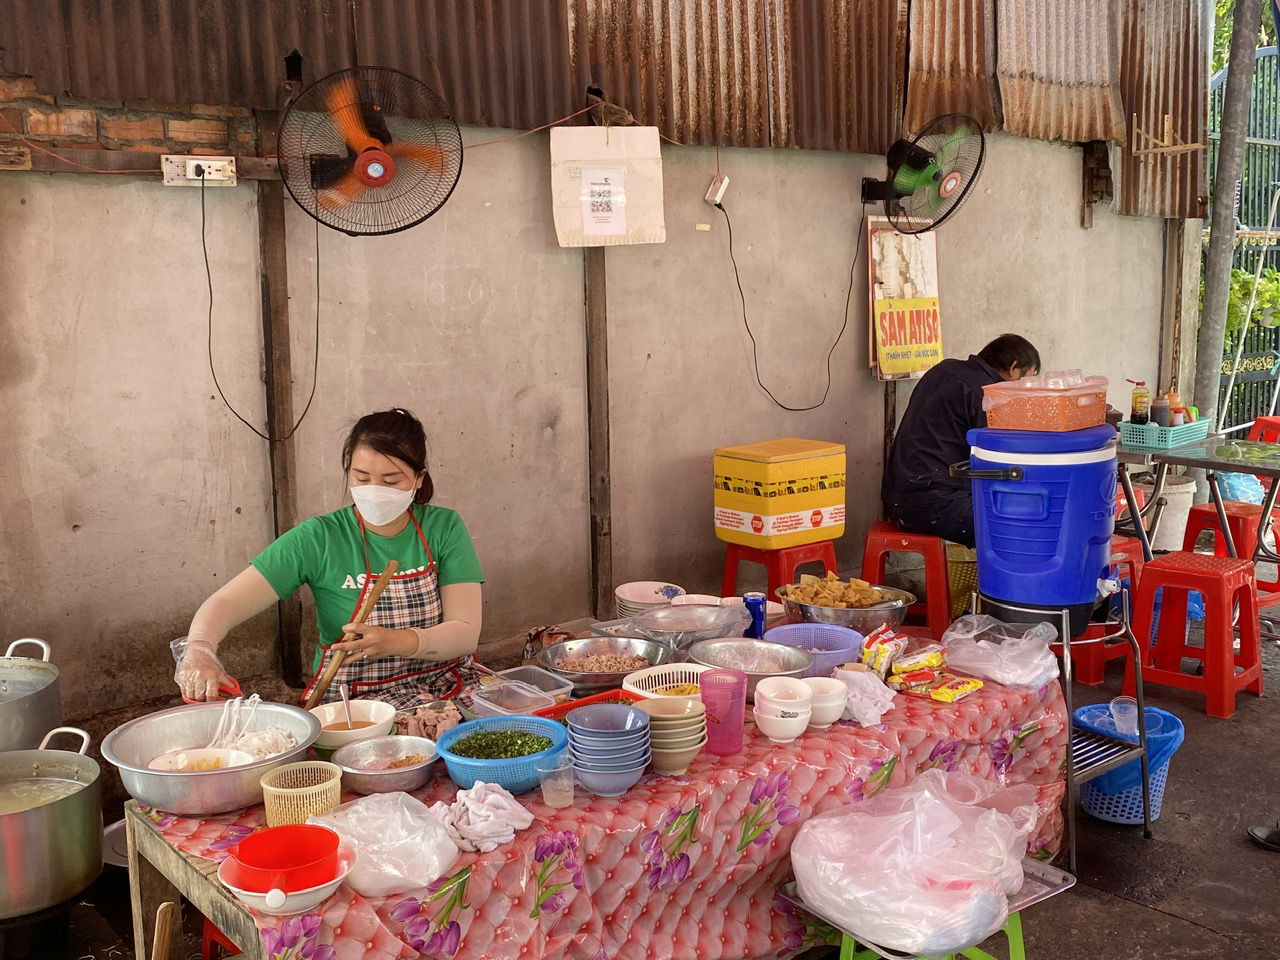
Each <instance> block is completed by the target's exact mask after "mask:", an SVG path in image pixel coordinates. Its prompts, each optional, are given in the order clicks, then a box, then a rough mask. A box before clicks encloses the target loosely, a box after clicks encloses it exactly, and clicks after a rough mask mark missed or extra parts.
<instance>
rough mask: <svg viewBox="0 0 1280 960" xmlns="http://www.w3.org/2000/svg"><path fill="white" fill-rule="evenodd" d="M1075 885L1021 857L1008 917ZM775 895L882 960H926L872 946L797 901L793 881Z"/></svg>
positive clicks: (1070, 879)
mask: <svg viewBox="0 0 1280 960" xmlns="http://www.w3.org/2000/svg"><path fill="white" fill-rule="evenodd" d="M1075 885H1076V878H1075V877H1073V876H1072V875H1071V874H1069V873H1067V872H1066V871H1065V870H1059V869H1058V868H1057V867H1051V866H1049V864H1047V863H1041V862H1040V861H1039V860H1031V859H1029V858H1025V857H1024V858H1023V860H1022V888H1021V889H1020V890H1019V891H1018V892H1017V893H1015V894H1014V895H1013V896H1012V897H1010V898H1009V916H1013V915H1014V914H1015V913H1021V912H1022V911H1023V910H1025V909H1026V908H1027V907H1029V906H1032V905H1033V904H1036V903H1040V902H1041V901H1042V900H1048V899H1049V898H1050V897H1052V896H1056V895H1057V894H1059V893H1061V892H1062V891H1063V890H1069V889H1070V888H1071V887H1074V886H1075ZM778 895H779V896H781V897H782V898H783V899H784V900H788V901H790V902H791V903H792V904H794V905H795V906H796V907H799V908H800V909H801V910H803V911H805V913H809V914H812V915H813V916H815V917H817V918H818V919H819V920H822V921H823V922H824V923H828V924H830V925H831V926H833V927H835V928H836V929H837V930H839V931H840V932H841V933H842V934H844V935H845V936H846V937H850V938H851V939H853V940H856V941H857V942H858V946H859V947H862V948H863V949H866V950H870V951H872V952H873V953H875V954H878V955H879V956H881V957H884V958H885V960H925V958H922V957H919V956H918V955H917V954H914V953H902V952H901V951H899V950H890V949H889V948H888V947H881V946H879V945H878V944H874V943H872V942H871V941H870V940H868V939H867V938H866V937H863V936H860V935H859V934H858V933H857V932H855V931H853V930H849V929H846V928H845V927H844V925H843V924H841V923H840V922H839V921H837V920H835V919H833V918H831V917H829V916H827V915H826V914H825V913H823V912H822V911H820V910H817V909H816V908H814V907H811V906H809V904H807V903H805V902H804V900H802V899H801V898H800V893H799V891H798V890H797V889H796V884H795V881H794V880H793V881H791V882H790V883H788V884H786V885H785V886H784V887H782V889H780V890H779V891H778Z"/></svg>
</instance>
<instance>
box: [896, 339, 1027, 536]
mask: <svg viewBox="0 0 1280 960" xmlns="http://www.w3.org/2000/svg"><path fill="white" fill-rule="evenodd" d="M1001 379H1002V378H1001V376H1000V374H998V373H996V371H995V369H994V368H992V367H991V365H990V364H988V363H987V362H986V361H985V360H983V359H982V358H981V357H978V356H972V357H970V358H969V359H968V360H943V361H942V362H941V363H939V364H938V365H937V366H935V367H933V368H931V369H930V370H929V372H928V373H926V374H925V375H924V376H923V377H921V378H920V382H919V383H918V384H916V388H915V391H914V392H913V393H912V394H911V402H910V403H908V404H907V412H906V413H905V414H904V415H903V417H902V424H901V425H900V426H899V427H898V432H897V435H896V436H895V437H894V439H893V446H892V447H891V448H890V449H889V461H888V463H886V464H885V468H884V480H883V481H882V483H881V485H880V499H881V500H883V501H884V504H885V509H886V511H887V512H888V514H889V516H891V517H892V516H894V515H895V513H896V512H897V511H895V509H894V508H895V507H903V506H906V507H910V506H911V505H912V504H934V503H936V502H938V501H940V500H948V499H952V498H955V497H968V496H969V481H967V480H955V479H953V478H952V477H951V475H950V474H949V473H948V472H947V471H948V468H949V467H950V466H951V465H952V464H953V463H959V462H960V461H961V460H968V459H969V444H968V441H967V440H966V439H965V434H966V433H968V432H969V431H970V430H971V429H973V428H974V427H985V426H986V425H987V415H986V413H984V412H983V410H982V387H983V385H984V384H988V383H999V382H1000V380H1001Z"/></svg>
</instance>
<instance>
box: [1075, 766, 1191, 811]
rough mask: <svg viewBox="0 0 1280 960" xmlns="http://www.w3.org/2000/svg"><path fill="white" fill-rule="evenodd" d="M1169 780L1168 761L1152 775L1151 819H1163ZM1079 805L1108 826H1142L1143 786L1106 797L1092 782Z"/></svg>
mask: <svg viewBox="0 0 1280 960" xmlns="http://www.w3.org/2000/svg"><path fill="white" fill-rule="evenodd" d="M1168 779H1169V761H1168V760H1166V761H1165V762H1164V763H1162V764H1160V766H1158V767H1156V768H1154V769H1153V770H1152V771H1151V819H1152V820H1159V819H1160V808H1161V806H1162V805H1163V804H1164V785H1165V783H1166V782H1167V781H1168ZM1080 805H1081V806H1082V807H1084V810H1085V813H1087V814H1089V816H1091V817H1096V818H1097V819H1099V820H1106V821H1107V822H1108V823H1123V824H1128V825H1133V824H1137V823H1142V784H1138V785H1137V786H1136V787H1130V788H1129V789H1127V790H1121V791H1119V792H1117V793H1107V791H1106V790H1104V789H1103V788H1102V784H1100V783H1098V781H1097V780H1090V781H1089V782H1088V783H1086V784H1084V785H1082V786H1081V787H1080Z"/></svg>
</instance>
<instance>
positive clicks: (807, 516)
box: [715, 437, 845, 550]
mask: <svg viewBox="0 0 1280 960" xmlns="http://www.w3.org/2000/svg"><path fill="white" fill-rule="evenodd" d="M715 483H716V508H715V510H716V536H717V537H719V538H720V539H721V540H724V541H727V542H728V543H740V544H742V545H744V546H748V547H757V548H759V549H761V550H780V549H781V548H783V547H794V546H799V545H800V544H804V543H817V542H819V541H821V540H834V539H836V538H837V537H839V536H841V535H842V534H843V533H844V483H845V480H844V445H843V444H839V443H824V442H822V441H820V440H800V439H797V438H796V437H785V438H783V439H781V440H766V441H765V442H763V443H749V444H746V445H744V446H741V447H722V448H721V449H719V450H717V451H716V456H715Z"/></svg>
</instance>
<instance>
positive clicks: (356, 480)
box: [176, 409, 484, 707]
mask: <svg viewBox="0 0 1280 960" xmlns="http://www.w3.org/2000/svg"><path fill="white" fill-rule="evenodd" d="M342 467H343V470H344V471H345V472H346V474H347V483H348V484H349V485H350V487H351V496H352V499H353V500H354V503H353V504H352V505H351V506H347V507H343V508H342V509H341V510H335V511H334V512H333V513H327V514H324V515H323V516H318V517H312V518H311V519H310V520H306V521H304V522H302V523H300V524H299V525H298V526H296V527H294V528H293V529H292V530H290V531H289V532H288V533H285V534H284V535H283V536H281V537H280V538H279V539H278V540H276V541H275V543H273V544H271V545H270V546H269V547H267V549H265V550H263V551H262V553H260V554H259V555H258V556H256V557H254V559H253V562H252V564H251V566H250V567H249V568H248V569H247V570H245V571H243V572H242V573H240V574H239V575H238V576H236V577H235V579H233V580H232V581H231V582H230V583H228V584H226V585H225V586H224V587H222V589H220V590H219V591H218V592H217V593H215V594H214V595H213V596H211V597H210V598H209V599H208V600H206V601H205V602H204V603H203V604H202V605H201V606H200V609H199V610H198V611H196V615H195V618H194V619H193V620H192V621H191V627H190V629H189V630H188V631H187V638H186V645H185V648H184V651H183V655H182V659H181V661H180V662H179V663H178V670H177V674H176V679H177V681H178V685H179V686H180V687H181V688H182V692H183V695H184V696H186V697H187V698H189V699H192V700H213V699H216V698H217V696H218V688H219V686H221V685H222V684H223V683H224V682H225V681H227V680H229V677H228V676H227V674H226V672H225V670H223V667H222V663H221V661H220V660H219V659H218V655H217V649H218V644H219V643H220V642H221V641H222V638H223V637H225V636H226V635H227V632H228V631H229V630H231V629H232V628H233V627H235V626H237V625H239V624H241V623H243V622H244V621H245V620H248V619H249V618H250V617H252V616H253V615H254V614H257V613H260V612H262V611H263V610H266V609H267V608H269V607H270V606H271V605H272V604H274V603H276V602H277V601H278V600H284V599H286V598H288V597H289V596H291V595H292V594H293V592H294V591H295V590H297V589H298V588H299V587H300V586H302V585H303V584H304V583H305V584H306V585H307V586H309V587H310V588H311V595H312V596H313V597H314V598H315V605H316V619H317V620H318V621H319V627H320V644H321V645H320V647H319V648H318V649H317V650H316V655H315V660H314V662H313V664H312V667H313V670H314V671H315V675H314V676H313V677H312V679H311V682H310V683H309V684H308V685H307V693H309V692H310V690H311V687H312V686H313V685H314V684H315V682H316V679H317V678H318V677H319V676H320V674H321V673H322V672H323V670H324V668H325V667H326V666H327V665H328V662H329V659H330V658H331V657H332V656H333V655H334V653H335V652H336V651H338V650H345V651H347V658H346V661H345V662H344V663H343V665H342V667H341V668H340V669H339V670H338V673H337V676H336V677H335V678H334V680H333V683H332V684H331V685H330V686H329V689H328V691H327V692H326V694H325V699H326V700H334V699H336V698H337V696H338V685H339V684H341V683H346V684H347V685H348V686H349V687H350V689H351V693H352V696H355V697H366V698H374V699H378V700H385V701H387V702H389V703H393V704H395V705H396V706H397V707H407V706H412V705H414V704H416V703H420V702H423V701H426V700H432V699H437V698H442V697H449V696H454V695H456V694H457V693H459V692H460V691H461V689H462V687H463V685H464V684H465V683H469V682H470V681H471V680H472V679H473V677H472V674H473V673H474V661H473V659H472V654H474V653H475V649H476V643H477V641H478V640H479V638H480V614H481V597H480V584H482V583H483V582H484V574H483V573H482V572H481V570H480V562H479V560H478V559H477V558H476V552H475V548H474V547H473V546H472V544H471V537H470V536H469V535H468V534H467V528H466V527H465V526H464V525H463V523H462V519H461V518H460V517H459V516H458V515H457V514H456V513H454V512H453V511H452V510H447V509H445V508H443V507H436V506H431V496H432V493H433V491H434V487H433V485H432V482H431V475H430V474H429V473H428V472H427V441H426V434H425V433H424V431H423V429H422V424H421V423H419V422H418V419H417V418H416V417H414V416H413V414H411V413H409V412H408V411H407V410H400V409H396V410H388V411H386V412H384V413H371V414H369V415H368V416H366V417H362V418H360V420H359V421H357V422H356V425H355V426H354V427H353V428H352V430H351V434H350V436H348V437H347V442H346V444H345V445H344V446H343V448H342ZM390 560H395V561H396V562H397V564H398V565H399V566H398V570H397V572H396V574H395V575H394V576H393V577H392V578H391V580H390V582H389V583H388V584H387V587H386V589H385V590H384V591H383V592H382V595H381V596H380V597H379V598H378V602H377V603H376V604H375V605H374V608H373V610H372V612H371V613H370V614H369V616H368V618H367V619H366V620H365V622H364V623H363V624H353V623H351V622H350V621H351V620H352V619H353V618H354V617H355V613H356V610H358V609H359V607H360V604H361V602H362V601H363V599H364V597H365V594H366V593H367V591H368V590H369V589H370V588H371V587H372V586H373V584H374V583H376V581H377V575H378V573H379V571H381V570H383V569H384V568H385V567H386V565H387V562H388V561H390ZM307 693H304V694H303V699H304V700H305V699H306V695H307Z"/></svg>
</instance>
